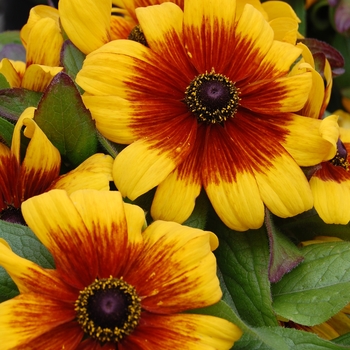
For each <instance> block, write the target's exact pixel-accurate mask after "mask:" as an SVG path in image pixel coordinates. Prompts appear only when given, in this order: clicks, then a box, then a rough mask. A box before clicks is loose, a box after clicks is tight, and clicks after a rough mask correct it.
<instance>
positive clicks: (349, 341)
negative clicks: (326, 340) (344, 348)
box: [332, 332, 350, 346]
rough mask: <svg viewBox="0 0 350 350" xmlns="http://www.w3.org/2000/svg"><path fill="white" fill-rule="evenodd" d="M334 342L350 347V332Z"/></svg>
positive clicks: (333, 340)
mask: <svg viewBox="0 0 350 350" xmlns="http://www.w3.org/2000/svg"><path fill="white" fill-rule="evenodd" d="M332 342H334V343H336V344H342V345H349V346H350V332H349V333H346V334H343V335H341V336H340V337H338V338H335V339H332Z"/></svg>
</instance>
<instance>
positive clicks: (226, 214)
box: [77, 0, 338, 231]
mask: <svg viewBox="0 0 350 350" xmlns="http://www.w3.org/2000/svg"><path fill="white" fill-rule="evenodd" d="M136 13H137V16H138V20H139V22H140V25H141V27H142V30H143V32H144V34H145V37H146V39H147V42H148V44H149V47H145V46H143V45H141V44H140V43H137V42H133V41H130V40H116V41H114V42H110V43H108V44H106V45H104V46H102V47H101V48H100V49H98V50H96V51H94V52H92V53H91V54H90V55H88V56H87V58H86V60H85V62H84V66H83V68H82V70H81V71H80V72H79V73H78V75H77V83H78V84H79V85H80V86H81V87H82V88H83V89H84V90H85V91H86V94H85V95H84V96H83V99H84V102H85V104H86V106H87V107H88V108H89V109H90V111H91V113H92V116H93V118H94V119H95V120H96V126H97V128H98V129H99V130H100V132H101V133H102V134H103V135H104V136H105V137H107V138H108V139H110V140H112V141H114V142H117V143H122V144H130V145H129V146H128V147H126V148H125V149H123V151H121V152H120V153H119V155H118V156H117V157H116V160H115V163H114V168H113V177H114V181H115V183H116V186H117V188H118V189H119V190H120V191H121V193H122V195H123V196H127V197H128V198H130V199H132V200H134V199H135V198H137V197H138V196H140V195H141V194H143V193H146V192H147V191H149V190H150V189H152V188H153V187H155V186H158V188H157V191H156V194H155V198H154V200H153V204H152V208H151V214H152V216H153V218H155V219H164V220H171V221H176V222H180V223H181V222H183V221H185V220H186V219H187V218H188V217H189V215H190V214H191V212H192V211H193V208H194V205H195V200H196V197H197V196H198V194H199V193H200V190H201V188H202V187H204V189H205V190H206V193H207V195H208V197H209V199H210V201H211V203H212V205H213V207H214V209H215V210H216V212H217V214H218V215H219V216H220V218H221V219H222V220H223V222H224V223H225V224H226V225H227V226H228V227H230V228H232V229H235V230H240V231H243V230H247V229H249V228H252V229H254V228H258V227H260V226H261V225H262V223H263V220H264V205H266V206H267V207H268V208H269V209H270V210H271V211H272V212H273V213H274V214H276V215H278V216H280V217H289V216H294V215H296V214H298V213H301V212H303V211H305V210H308V209H310V208H311V207H312V205H313V199H312V195H311V190H310V188H309V185H308V182H307V179H306V178H305V176H304V174H303V173H302V171H301V169H300V167H299V166H308V165H314V164H317V163H319V162H321V161H323V160H325V159H331V158H333V157H334V154H335V143H336V140H337V138H338V132H337V131H336V132H335V133H334V135H332V137H331V138H330V139H329V140H326V139H324V138H323V137H322V135H321V132H320V128H321V124H322V122H321V121H320V120H316V119H313V118H305V117H304V116H301V115H298V114H297V111H299V110H300V109H301V108H303V106H304V104H305V102H306V101H307V99H308V95H309V92H310V88H311V85H312V76H311V73H310V72H301V73H300V74H294V75H290V67H291V65H292V64H293V63H294V62H295V61H296V60H297V59H298V57H299V56H300V55H301V52H302V50H301V49H300V48H298V47H295V45H292V44H290V43H287V42H281V41H277V40H274V32H273V30H272V29H271V27H270V25H269V24H268V22H267V21H266V20H265V19H264V17H263V15H262V14H261V12H260V11H258V10H256V9H255V8H254V7H253V6H251V5H250V4H246V5H245V6H244V8H243V10H242V13H241V15H240V16H236V7H235V2H234V1H232V0H225V1H224V2H223V3H222V4H221V5H220V6H217V5H216V4H215V3H213V2H211V1H205V2H202V1H199V0H192V1H185V6H184V11H182V10H181V9H180V8H179V7H178V6H176V5H175V4H173V3H163V4H161V5H155V6H149V7H146V8H138V9H136ZM333 124H335V125H336V120H333ZM332 130H333V129H332Z"/></svg>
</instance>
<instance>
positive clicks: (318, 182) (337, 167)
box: [310, 117, 350, 225]
mask: <svg viewBox="0 0 350 350" xmlns="http://www.w3.org/2000/svg"><path fill="white" fill-rule="evenodd" d="M327 118H329V117H327ZM327 118H325V119H327ZM349 152H350V130H349V129H345V128H340V138H339V140H338V142H337V153H336V155H335V157H334V158H333V159H331V160H330V161H328V162H322V163H321V164H320V165H319V166H317V168H316V171H315V172H314V173H313V175H312V177H311V179H310V187H311V191H312V194H313V196H314V207H315V209H316V211H317V213H318V215H319V216H320V217H321V219H322V220H323V221H324V222H325V223H327V224H342V225H346V224H348V223H349V221H350V172H349V170H350V168H349V166H350V156H349Z"/></svg>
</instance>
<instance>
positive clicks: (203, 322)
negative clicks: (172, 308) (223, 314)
mask: <svg viewBox="0 0 350 350" xmlns="http://www.w3.org/2000/svg"><path fill="white" fill-rule="evenodd" d="M241 335H242V331H241V330H240V329H239V328H238V327H237V326H235V325H234V324H232V323H230V322H228V321H226V320H224V319H222V318H217V317H212V316H207V315H191V314H177V315H166V316H160V315H157V316H156V315H150V314H147V313H145V314H144V319H143V320H142V319H141V322H140V326H139V327H138V328H137V329H136V330H135V332H134V333H132V334H131V335H130V336H129V337H128V338H127V339H126V342H125V344H121V347H120V349H121V350H127V349H145V350H146V349H147V350H151V349H157V348H159V349H167V350H168V349H174V348H176V349H181V350H215V349H217V350H228V349H231V347H232V346H233V344H234V342H235V341H237V340H238V339H239V338H240V337H241Z"/></svg>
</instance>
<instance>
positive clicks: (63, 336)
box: [0, 190, 241, 350]
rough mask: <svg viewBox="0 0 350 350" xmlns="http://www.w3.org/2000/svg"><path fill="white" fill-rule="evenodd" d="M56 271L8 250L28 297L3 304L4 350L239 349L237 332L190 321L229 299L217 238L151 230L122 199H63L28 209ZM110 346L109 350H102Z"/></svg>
mask: <svg viewBox="0 0 350 350" xmlns="http://www.w3.org/2000/svg"><path fill="white" fill-rule="evenodd" d="M22 210H23V216H24V218H25V220H26V222H27V223H28V226H29V227H30V228H31V229H32V230H33V231H34V233H35V234H36V235H37V237H38V238H39V239H40V240H41V242H42V243H43V244H44V245H45V246H46V247H47V248H48V250H49V251H50V252H51V253H52V255H53V257H54V261H55V266H56V269H54V270H49V269H43V268H41V267H40V266H38V265H36V264H34V263H32V262H31V261H28V260H26V259H23V258H21V257H19V256H17V255H16V254H14V253H13V252H12V251H11V250H10V249H9V247H8V246H7V245H6V244H4V243H1V242H0V265H1V266H3V267H4V268H5V269H6V270H7V271H8V273H9V274H10V276H11V277H12V278H13V280H14V281H15V282H16V284H17V286H18V288H19V291H20V295H19V296H17V297H15V298H13V299H11V300H8V301H6V302H3V303H1V304H0V339H1V347H2V349H6V350H9V349H19V348H36V349H85V350H88V349H91V350H93V349H97V348H100V345H101V348H102V346H103V349H118V350H124V349H125V350H136V349H137V350H139V349H145V350H146V349H152V350H157V349H159V350H160V349H162V350H163V349H165V350H170V349H183V350H185V349H186V350H193V349H208V350H209V349H212V350H214V349H222V350H224V349H230V348H231V347H232V345H233V343H234V341H236V340H237V339H239V338H240V336H241V331H240V329H239V328H237V327H236V326H235V325H234V324H232V323H230V322H228V321H226V320H224V319H221V318H217V317H213V316H206V315H199V314H191V313H182V312H183V311H185V310H189V309H194V308H199V307H205V306H207V305H211V304H213V303H216V302H217V301H219V299H220V298H221V290H220V287H219V281H218V279H217V277H216V261H215V257H214V255H213V253H212V252H211V244H212V245H214V246H216V245H217V238H216V236H214V235H213V234H212V233H210V232H207V231H202V230H199V229H194V228H190V227H185V226H181V225H179V224H177V223H172V222H163V221H158V222H153V223H152V224H151V225H150V226H148V227H147V228H146V230H145V231H144V232H143V233H141V230H142V227H143V225H144V222H145V217H144V212H143V210H142V209H141V208H139V207H137V206H134V205H130V204H124V203H123V201H122V197H121V195H120V193H119V192H116V191H94V190H81V191H77V192H74V193H72V194H71V195H70V196H68V194H67V193H66V192H65V191H62V190H53V191H50V192H48V193H45V194H43V195H40V196H36V197H33V198H31V199H29V200H28V201H26V202H24V203H23V205H22ZM99 344H100V345H99Z"/></svg>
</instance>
